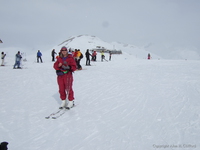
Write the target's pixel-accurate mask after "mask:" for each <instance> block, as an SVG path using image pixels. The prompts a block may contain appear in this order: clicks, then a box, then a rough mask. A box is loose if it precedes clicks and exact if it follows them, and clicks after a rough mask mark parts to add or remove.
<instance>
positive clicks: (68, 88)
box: [57, 73, 74, 101]
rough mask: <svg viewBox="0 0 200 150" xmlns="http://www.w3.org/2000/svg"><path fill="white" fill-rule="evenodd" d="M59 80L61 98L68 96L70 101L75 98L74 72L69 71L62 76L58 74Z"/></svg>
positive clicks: (64, 98)
mask: <svg viewBox="0 0 200 150" xmlns="http://www.w3.org/2000/svg"><path fill="white" fill-rule="evenodd" d="M57 82H58V87H59V93H60V98H61V100H66V98H68V100H69V101H72V100H74V91H73V89H72V83H73V76H72V73H67V74H64V75H62V76H58V77H57Z"/></svg>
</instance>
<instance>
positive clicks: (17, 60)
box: [13, 51, 22, 69]
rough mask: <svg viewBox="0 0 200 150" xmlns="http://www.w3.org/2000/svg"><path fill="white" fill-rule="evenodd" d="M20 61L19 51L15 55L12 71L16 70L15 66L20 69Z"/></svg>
mask: <svg viewBox="0 0 200 150" xmlns="http://www.w3.org/2000/svg"><path fill="white" fill-rule="evenodd" d="M21 59H22V56H21V55H20V51H18V52H17V54H16V55H15V64H14V67H13V69H16V68H15V67H16V66H17V68H18V69H21V67H20V61H21Z"/></svg>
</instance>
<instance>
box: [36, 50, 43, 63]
mask: <svg viewBox="0 0 200 150" xmlns="http://www.w3.org/2000/svg"><path fill="white" fill-rule="evenodd" d="M39 59H40V62H41V63H42V53H41V52H40V50H38V52H37V63H39Z"/></svg>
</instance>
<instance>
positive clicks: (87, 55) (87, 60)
mask: <svg viewBox="0 0 200 150" xmlns="http://www.w3.org/2000/svg"><path fill="white" fill-rule="evenodd" d="M90 56H92V55H91V54H90V52H89V49H87V51H86V53H85V57H86V66H91V65H90Z"/></svg>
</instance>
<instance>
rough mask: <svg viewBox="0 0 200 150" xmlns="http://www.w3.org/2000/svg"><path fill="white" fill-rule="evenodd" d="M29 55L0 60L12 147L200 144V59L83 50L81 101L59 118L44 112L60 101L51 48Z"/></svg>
mask: <svg viewBox="0 0 200 150" xmlns="http://www.w3.org/2000/svg"><path fill="white" fill-rule="evenodd" d="M90 44H91V43H90ZM78 46H79V44H77V47H78ZM60 47H61V45H60ZM58 48H59V47H58ZM105 55H106V58H108V55H107V54H105ZM26 57H27V60H28V61H27V62H23V66H24V69H22V70H17V69H15V70H14V69H12V65H13V63H14V58H13V56H11V55H10V56H7V58H6V66H5V67H0V83H1V86H0V91H1V92H0V103H1V108H0V118H1V122H0V142H2V141H7V142H9V145H8V148H9V149H11V150H41V149H43V150H68V149H69V150H133V149H136V150H155V149H164V148H165V149H174V150H175V149H180V150H186V149H187V150H194V149H199V148H200V144H199V140H200V101H199V97H200V78H199V77H200V72H199V70H200V62H199V61H189V60H188V61H185V60H146V59H135V56H134V55H129V54H127V53H123V54H122V55H113V56H112V61H109V62H101V61H100V55H99V54H98V56H97V60H98V61H97V62H91V64H92V66H85V58H84V59H83V60H82V61H81V64H82V66H83V68H85V70H82V71H77V72H75V73H74V86H73V88H74V91H75V102H76V104H77V106H76V107H74V108H72V109H71V110H69V111H67V112H66V113H65V114H64V115H63V116H61V117H60V118H59V119H56V120H53V119H45V117H46V116H48V115H49V114H50V113H52V112H54V111H56V110H57V109H58V107H59V105H60V103H61V101H60V99H59V94H58V86H57V82H56V74H55V71H54V70H53V68H52V65H53V63H52V62H51V57H50V51H43V59H44V63H42V64H41V63H39V64H38V63H35V55H28V56H26Z"/></svg>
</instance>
